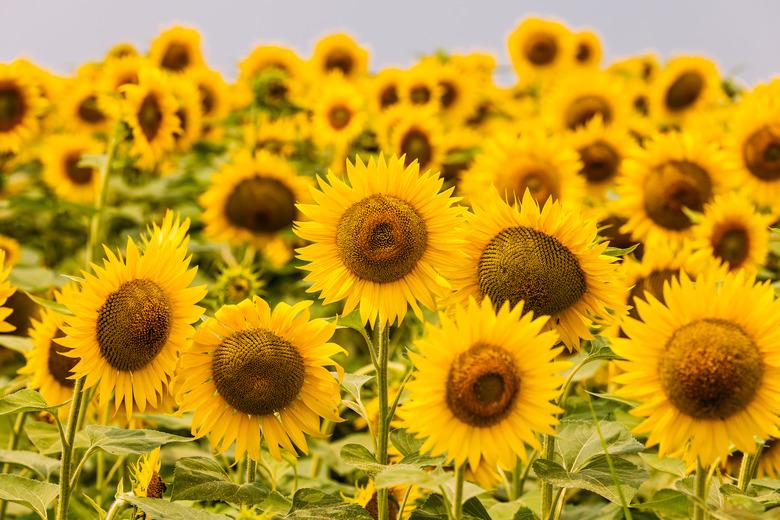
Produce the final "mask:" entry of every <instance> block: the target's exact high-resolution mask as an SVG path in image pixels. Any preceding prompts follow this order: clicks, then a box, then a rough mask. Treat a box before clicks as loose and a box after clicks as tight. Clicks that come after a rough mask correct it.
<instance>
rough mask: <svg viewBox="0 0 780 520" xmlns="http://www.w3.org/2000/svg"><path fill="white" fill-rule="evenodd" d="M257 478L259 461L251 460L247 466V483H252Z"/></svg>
mask: <svg viewBox="0 0 780 520" xmlns="http://www.w3.org/2000/svg"><path fill="white" fill-rule="evenodd" d="M256 478H257V461H256V460H254V459H249V460H248V461H247V465H246V481H247V482H248V483H250V484H251V483H252V482H254V481H255V479H256Z"/></svg>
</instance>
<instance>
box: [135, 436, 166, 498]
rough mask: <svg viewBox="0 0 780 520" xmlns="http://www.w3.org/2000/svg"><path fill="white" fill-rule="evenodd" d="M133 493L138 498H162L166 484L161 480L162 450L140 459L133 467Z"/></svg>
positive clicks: (156, 450)
mask: <svg viewBox="0 0 780 520" xmlns="http://www.w3.org/2000/svg"><path fill="white" fill-rule="evenodd" d="M131 478H132V480H133V493H134V494H135V496H137V497H148V498H162V496H163V493H165V489H166V485H165V482H163V480H162V479H161V478H160V448H155V449H153V450H152V451H151V452H149V453H148V454H146V455H142V456H141V457H140V458H139V459H138V463H137V464H134V465H133V467H132V474H131Z"/></svg>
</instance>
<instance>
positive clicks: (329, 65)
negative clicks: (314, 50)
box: [325, 50, 355, 76]
mask: <svg viewBox="0 0 780 520" xmlns="http://www.w3.org/2000/svg"><path fill="white" fill-rule="evenodd" d="M354 66H355V62H354V60H353V59H352V56H351V55H350V54H349V53H348V52H345V51H341V50H334V51H332V52H331V53H330V54H329V55H328V57H327V59H326V60H325V70H326V71H328V72H330V71H332V70H340V71H341V72H342V74H344V75H345V76H349V75H350V73H351V72H352V68H353V67H354Z"/></svg>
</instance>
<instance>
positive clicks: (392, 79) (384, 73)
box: [368, 67, 404, 113]
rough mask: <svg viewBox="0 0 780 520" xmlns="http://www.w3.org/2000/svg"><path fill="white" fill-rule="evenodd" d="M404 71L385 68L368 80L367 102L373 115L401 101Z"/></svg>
mask: <svg viewBox="0 0 780 520" xmlns="http://www.w3.org/2000/svg"><path fill="white" fill-rule="evenodd" d="M403 77H404V71H403V70H401V69H398V68H395V67H387V68H384V69H382V70H381V71H379V73H378V74H377V75H376V76H373V77H372V78H370V79H369V80H368V91H369V95H368V102H369V106H370V108H371V110H372V111H373V112H374V113H378V112H383V111H384V110H387V108H388V107H391V106H393V105H397V104H398V103H399V102H400V101H401V84H402V81H403Z"/></svg>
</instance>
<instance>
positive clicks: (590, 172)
mask: <svg viewBox="0 0 780 520" xmlns="http://www.w3.org/2000/svg"><path fill="white" fill-rule="evenodd" d="M579 152H580V159H582V163H583V166H582V169H581V170H580V173H581V174H582V175H584V176H585V178H586V179H588V182H593V183H598V182H604V181H607V180H609V179H611V178H613V177H614V176H615V174H616V173H617V170H618V165H619V164H620V156H619V155H618V154H617V152H616V151H615V149H614V148H612V146H610V145H609V144H608V143H605V142H604V141H596V142H595V143H591V144H589V145H587V146H585V147H583V148H580V149H579Z"/></svg>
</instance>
